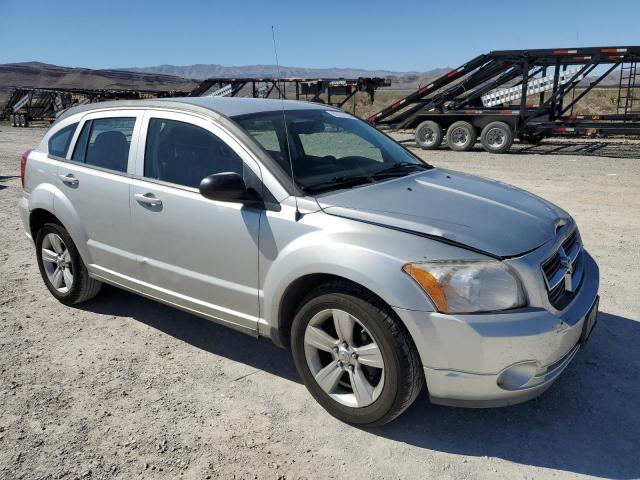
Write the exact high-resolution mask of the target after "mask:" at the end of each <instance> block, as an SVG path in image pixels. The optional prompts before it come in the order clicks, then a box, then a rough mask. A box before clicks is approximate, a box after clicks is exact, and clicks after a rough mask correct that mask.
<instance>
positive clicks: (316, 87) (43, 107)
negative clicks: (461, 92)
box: [0, 77, 391, 127]
mask: <svg viewBox="0 0 640 480" xmlns="http://www.w3.org/2000/svg"><path fill="white" fill-rule="evenodd" d="M389 85H391V82H390V81H389V80H387V79H384V78H378V77H359V78H356V79H345V78H315V79H307V78H286V79H276V78H209V79H207V80H203V81H202V82H201V83H200V84H199V85H198V86H197V87H196V88H194V89H193V90H191V91H189V92H184V91H175V90H160V91H156V90H133V89H131V90H96V89H86V88H85V89H82V88H34V87H14V88H13V91H12V93H11V95H10V97H9V101H8V102H7V104H6V106H5V108H4V111H0V118H4V119H7V120H9V123H10V124H11V125H12V126H14V127H27V126H29V123H30V122H32V121H35V120H50V121H52V120H55V118H56V116H57V115H58V114H59V113H60V112H62V111H63V110H66V109H67V108H69V107H71V106H73V105H78V104H84V103H94V102H101V101H105V100H132V99H143V98H167V97H186V96H189V97H200V96H207V95H212V96H229V97H235V96H238V95H244V96H248V97H253V98H270V97H272V96H273V97H283V98H287V93H289V95H290V96H294V97H295V99H296V100H309V101H311V102H319V103H327V104H329V105H334V106H337V107H340V108H343V107H344V106H345V105H346V103H347V102H348V101H349V100H350V99H352V98H354V96H355V95H357V94H358V93H359V92H361V93H364V94H366V95H368V97H369V99H370V101H371V102H372V103H373V100H374V98H375V91H376V89H378V88H380V87H388V86H389ZM292 90H293V91H292ZM321 95H324V98H321Z"/></svg>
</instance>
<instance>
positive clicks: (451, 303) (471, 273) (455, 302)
mask: <svg viewBox="0 0 640 480" xmlns="http://www.w3.org/2000/svg"><path fill="white" fill-rule="evenodd" d="M402 269H403V270H404V271H405V272H406V273H407V274H409V275H410V276H411V278H413V279H414V280H415V281H416V282H417V283H418V285H420V286H421V287H422V289H423V290H424V291H425V292H426V294H427V295H429V297H430V298H431V300H432V301H433V303H434V304H435V306H436V308H437V309H438V311H439V312H442V313H473V312H491V311H496V310H507V309H509V308H516V307H522V306H524V305H525V297H524V293H523V291H522V287H521V286H520V282H519V281H518V278H517V277H516V276H515V275H514V274H513V273H512V272H511V269H510V268H509V267H508V266H507V265H505V264H503V263H502V262H499V261H483V260H481V261H466V260H461V261H433V262H419V263H407V264H406V265H405V266H404V267H402Z"/></svg>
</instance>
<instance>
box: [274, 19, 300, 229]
mask: <svg viewBox="0 0 640 480" xmlns="http://www.w3.org/2000/svg"><path fill="white" fill-rule="evenodd" d="M271 38H272V40H273V53H274V55H275V57H276V68H277V69H278V80H277V81H278V82H280V79H281V77H280V62H279V61H278V48H277V47H276V29H275V28H274V27H273V25H271ZM282 88H283V89H284V88H286V85H284V84H283V85H282ZM278 92H279V93H280V100H281V101H282V123H283V125H284V136H285V140H286V142H287V153H288V155H289V168H290V169H291V189H292V192H293V200H294V202H295V204H296V217H295V218H296V222H297V221H298V220H300V219H301V218H302V214H301V213H300V210H299V209H298V195H296V180H295V176H294V173H293V158H292V157H291V144H290V142H289V127H288V126H287V115H286V113H285V111H284V110H285V108H284V93H283V92H282V91H280V89H278Z"/></svg>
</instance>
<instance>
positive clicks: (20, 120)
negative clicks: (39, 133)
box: [18, 113, 25, 127]
mask: <svg viewBox="0 0 640 480" xmlns="http://www.w3.org/2000/svg"><path fill="white" fill-rule="evenodd" d="M18 126H19V127H24V126H25V125H24V113H21V114H20V115H18Z"/></svg>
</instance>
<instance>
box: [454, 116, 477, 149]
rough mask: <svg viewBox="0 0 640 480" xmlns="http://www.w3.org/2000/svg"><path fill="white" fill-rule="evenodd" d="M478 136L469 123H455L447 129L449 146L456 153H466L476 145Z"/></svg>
mask: <svg viewBox="0 0 640 480" xmlns="http://www.w3.org/2000/svg"><path fill="white" fill-rule="evenodd" d="M477 139H478V136H477V135H476V130H475V128H473V126H472V125H471V124H470V123H469V122H454V123H452V124H451V126H450V127H449V128H448V129H447V145H448V146H449V148H450V149H451V150H454V151H456V152H466V151H469V150H471V149H472V148H473V146H474V145H475V144H476V140H477Z"/></svg>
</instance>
